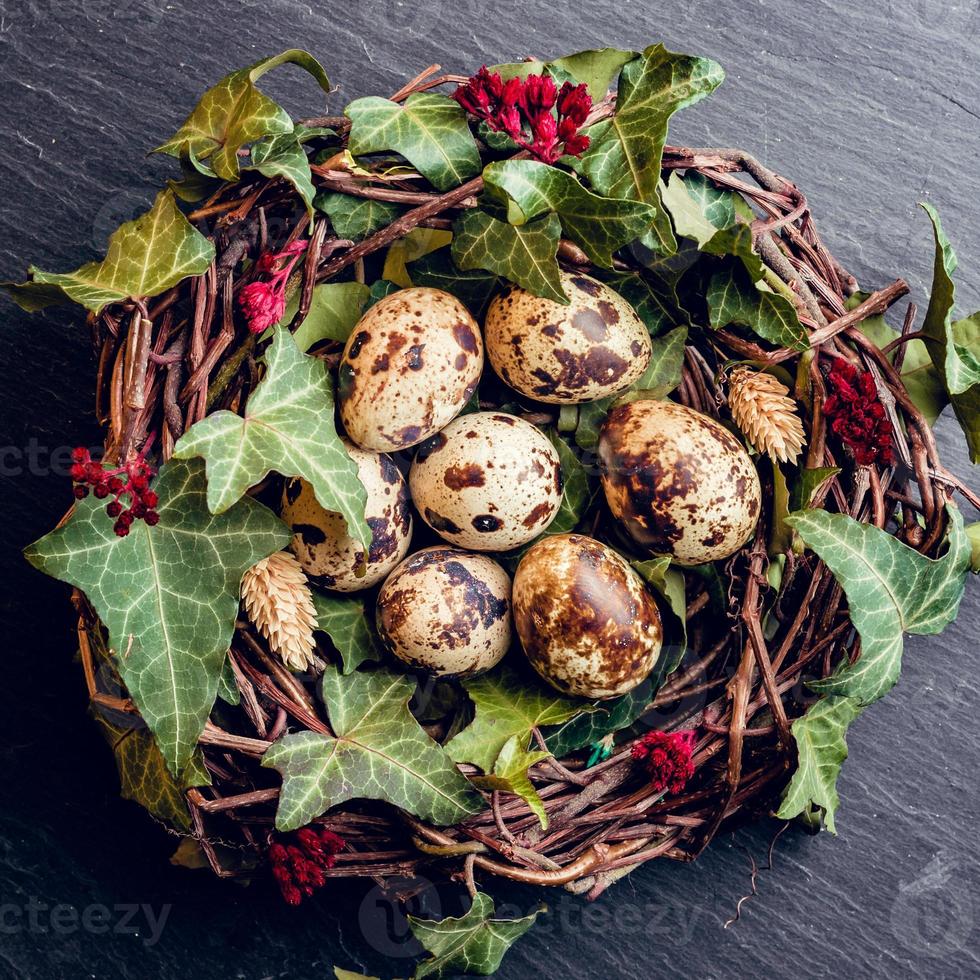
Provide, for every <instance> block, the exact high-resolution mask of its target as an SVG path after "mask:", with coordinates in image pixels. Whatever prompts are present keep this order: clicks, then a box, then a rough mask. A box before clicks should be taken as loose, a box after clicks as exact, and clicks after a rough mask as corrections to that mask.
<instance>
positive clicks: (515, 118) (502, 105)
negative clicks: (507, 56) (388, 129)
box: [453, 65, 592, 163]
mask: <svg viewBox="0 0 980 980" xmlns="http://www.w3.org/2000/svg"><path fill="white" fill-rule="evenodd" d="M453 98H454V99H455V100H456V101H457V102H458V103H459V104H460V105H461V106H462V107H463V108H464V109H465V110H466V111H467V112H469V113H470V114H472V115H474V116H476V117H478V118H479V119H483V120H485V121H486V123H487V125H488V126H489V127H490V129H492V130H494V131H495V132H498V133H506V134H507V135H508V136H509V137H510V138H511V139H512V140H513V141H514V142H515V143H516V144H517V145H518V146H521V147H523V148H524V149H525V150H528V151H529V152H530V153H532V154H533V155H534V156H536V157H537V158H538V159H539V160H541V161H543V162H544V163H555V161H557V160H558V159H559V158H560V157H562V156H563V155H564V154H566V153H567V154H568V155H570V156H573V157H577V156H581V155H582V153H584V152H585V151H586V150H587V149H588V148H589V137H588V136H585V135H583V134H582V133H580V132H579V129H580V128H581V126H582V124H583V123H584V122H585V120H586V117H587V116H588V115H589V112H590V111H591V109H592V97H591V96H590V95H589V91H588V89H587V88H586V86H584V85H572V83H571V82H565V83H564V84H563V85H562V87H561V89H560V90H559V89H558V88H557V87H556V86H555V82H554V79H553V78H552V77H551V76H550V75H528V77H527V78H526V79H524V80H521V79H520V78H511V79H508V80H507V81H506V82H505V81H503V80H502V79H501V77H500V73H499V72H492V73H491V72H490V71H489V70H488V69H487V66H486V65H484V66H483V67H482V68H481V69H480V70H479V71H478V72H477V73H476V74H475V75H474V76H473V77H472V78H471V79H470V80H469V81H468V82H467V83H466V84H465V85H460V87H459V88H458V89H456V91H455V92H454V93H453ZM552 110H554V112H552Z"/></svg>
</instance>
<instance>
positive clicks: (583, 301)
mask: <svg viewBox="0 0 980 980" xmlns="http://www.w3.org/2000/svg"><path fill="white" fill-rule="evenodd" d="M561 284H562V288H563V289H564V291H565V294H566V295H567V296H568V297H569V299H570V301H571V302H570V304H569V305H568V306H563V305H562V304H560V303H556V302H555V301H554V300H550V299H542V298H541V297H539V296H535V295H534V294H533V293H529V292H528V291H527V290H525V289H521V288H520V287H519V286H511V287H510V288H509V289H508V290H506V291H505V292H504V293H502V294H501V295H500V296H498V297H496V298H495V299H494V300H493V302H492V303H491V304H490V308H489V310H488V311H487V317H486V323H485V325H484V332H485V334H486V344H487V356H488V357H489V359H490V363H491V364H492V365H493V368H494V370H495V371H496V372H497V374H499V375H500V377H501V378H503V380H504V381H505V382H507V384H509V385H510V386H511V387H512V388H515V389H516V390H517V391H519V392H520V393H521V394H523V395H526V396H527V397H528V398H533V399H535V400H536V401H540V402H550V403H554V404H578V403H580V402H590V401H595V400H596V399H597V398H605V397H607V396H609V395H616V394H619V393H620V392H622V391H625V390H626V389H627V388H628V387H629V386H630V385H631V384H633V382H634V381H636V380H637V379H638V378H640V376H641V375H642V374H643V372H644V371H645V370H646V368H647V364H649V362H650V353H651V344H650V334H649V332H648V331H647V329H646V327H645V326H644V325H643V322H642V321H641V320H640V318H639V317H638V316H637V315H636V312H635V310H634V309H633V307H632V306H630V304H629V303H628V302H627V301H626V300H625V299H624V298H623V297H622V296H620V295H619V293H617V292H615V291H614V290H612V289H610V288H609V287H608V286H607V285H605V284H604V283H601V282H599V281H598V280H597V279H593V278H591V276H586V275H583V274H582V273H577V272H564V271H563V272H562V273H561Z"/></svg>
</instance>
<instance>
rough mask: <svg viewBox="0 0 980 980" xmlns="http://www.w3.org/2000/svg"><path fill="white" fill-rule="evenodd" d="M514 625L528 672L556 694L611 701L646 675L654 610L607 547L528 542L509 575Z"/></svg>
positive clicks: (655, 634) (567, 539)
mask: <svg viewBox="0 0 980 980" xmlns="http://www.w3.org/2000/svg"><path fill="white" fill-rule="evenodd" d="M513 602H514V626H515V628H516V630H517V635H518V636H519V637H520V639H521V644H522V645H523V647H524V652H525V653H526V654H527V657H528V660H530V661H531V664H532V665H533V666H534V669H535V670H536V671H537V672H538V673H539V674H540V675H541V676H542V677H543V678H544V679H545V680H546V681H547V682H548V683H549V684H551V685H552V686H553V687H556V688H557V689H558V690H559V691H561V692H562V693H564V694H573V695H576V696H577V697H583V698H614V697H618V696H619V695H621V694H625V693H626V692H627V691H631V690H632V689H633V688H634V687H636V686H637V685H638V684H641V683H642V682H643V681H644V680H646V678H647V677H648V676H649V674H650V671H651V670H653V668H654V665H655V664H656V662H657V657H659V655H660V647H661V644H662V642H663V629H662V626H661V622H660V611H659V610H658V609H657V604H656V602H655V601H654V599H653V597H652V596H651V595H650V593H649V592H648V591H647V589H646V587H645V586H644V584H643V582H642V580H641V579H640V577H639V576H638V575H637V574H636V572H634V571H633V569H631V568H630V567H629V565H628V564H627V563H626V561H625V560H624V559H623V558H621V557H620V556H619V555H618V554H616V552H615V551H613V550H612V549H611V548H608V547H606V545H604V544H602V543H601V542H599V541H596V540H595V539H594V538H589V537H586V536H585V535H582V534H556V535H554V536H552V537H548V538H544V539H543V540H541V541H539V542H538V543H537V544H536V545H534V546H533V547H532V548H531V549H530V550H529V551H528V552H527V554H526V555H525V556H524V557H523V558H522V559H521V563H520V565H518V566H517V573H516V574H515V575H514V595H513Z"/></svg>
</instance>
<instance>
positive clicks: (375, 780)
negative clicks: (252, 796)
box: [262, 667, 482, 830]
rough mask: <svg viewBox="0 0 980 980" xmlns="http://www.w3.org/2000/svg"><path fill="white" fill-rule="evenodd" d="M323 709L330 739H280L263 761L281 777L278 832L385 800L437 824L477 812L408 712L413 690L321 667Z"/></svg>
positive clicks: (398, 682) (465, 786)
mask: <svg viewBox="0 0 980 980" xmlns="http://www.w3.org/2000/svg"><path fill="white" fill-rule="evenodd" d="M321 692H322V694H323V701H324V704H325V705H326V708H327V714H328V716H329V718H330V726H331V729H332V730H333V733H334V736H336V737H331V736H329V735H320V734H318V733H316V732H300V733H297V734H292V735H284V736H283V737H282V738H280V739H279V741H278V742H276V743H275V744H274V745H273V746H272V747H271V748H270V749H268V750H267V751H266V753H265V755H264V756H263V757H262V765H264V766H267V767H270V768H273V769H277V770H279V772H280V773H281V774H282V777H283V783H282V794H281V795H280V797H279V809H278V810H277V811H276V827H277V828H278V829H279V830H295V829H296V828H297V827H302V826H304V825H305V824H308V823H309V822H310V821H311V820H313V819H314V818H316V817H318V816H319V815H320V814H321V813H324V812H325V811H326V810H329V809H330V808H331V807H334V806H337V805H338V804H340V803H344V802H346V801H347V800H351V799H366V800H386V801H387V802H388V803H393V804H394V805H395V806H398V807H401V808H402V809H404V810H407V811H408V812H409V813H414V814H415V815H416V816H418V817H421V818H422V819H423V820H431V821H432V822H433V823H437V824H451V823H457V822H458V821H459V820H461V819H462V818H463V817H465V816H467V815H469V814H471V813H475V812H476V811H477V810H479V809H480V808H481V807H482V799H481V797H480V795H479V794H478V793H477V792H476V791H475V790H474V789H473V788H472V787H471V786H470V784H469V782H468V781H467V779H466V777H465V776H464V775H463V774H462V773H461V772H460V771H459V769H457V768H456V766H455V765H454V764H453V762H452V760H451V759H450V758H449V756H448V755H447V753H446V751H445V750H444V749H443V748H442V747H441V746H440V745H438V744H437V743H436V742H433V741H432V739H431V738H429V736H428V735H427V734H426V733H425V731H424V730H423V729H422V728H421V727H420V726H419V724H418V722H417V721H416V720H415V718H414V717H412V714H411V712H410V711H409V710H408V702H409V699H410V698H411V697H412V695H413V694H414V693H415V682H414V681H413V680H411V679H410V678H408V677H405V676H403V675H400V674H393V673H391V672H389V671H387V670H377V671H372V672H371V673H359V672H357V671H355V672H354V673H352V674H348V675H347V676H346V677H345V676H344V675H343V674H341V673H340V671H339V670H337V669H336V668H334V667H327V669H326V670H325V671H324V673H323V679H322V681H321Z"/></svg>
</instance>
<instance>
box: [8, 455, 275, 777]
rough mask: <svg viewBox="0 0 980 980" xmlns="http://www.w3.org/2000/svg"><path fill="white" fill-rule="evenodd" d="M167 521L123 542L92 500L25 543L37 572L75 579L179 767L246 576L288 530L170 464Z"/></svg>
mask: <svg viewBox="0 0 980 980" xmlns="http://www.w3.org/2000/svg"><path fill="white" fill-rule="evenodd" d="M154 489H155V490H156V492H157V494H158V495H159V498H160V502H159V505H158V507H157V510H158V512H159V514H160V523H159V524H157V525H156V526H155V527H150V526H149V525H147V524H145V523H144V522H142V521H138V522H137V523H136V524H134V525H133V528H132V530H131V531H130V533H129V535H128V536H127V537H125V538H120V537H117V536H116V535H115V534H114V533H113V530H112V521H111V519H109V518H108V517H107V516H106V513H105V502H104V501H101V500H97V499H96V498H95V497H94V496H91V495H90V496H88V497H86V498H85V499H84V500H80V501H78V502H77V503H76V505H75V511H74V514H73V515H72V517H71V519H70V520H69V521H68V523H67V524H65V525H64V526H63V527H61V528H59V529H58V530H56V531H52V532H51V534H48V535H47V536H45V537H43V538H41V540H40V541H37V542H35V543H34V544H33V545H31V546H30V547H29V548H27V549H26V551H25V555H26V557H27V560H28V561H29V562H30V563H31V564H32V565H33V566H34V567H35V568H37V569H39V570H40V571H42V572H45V573H46V574H48V575H52V576H54V577H55V578H59V579H61V580H62V581H65V582H69V583H70V584H71V585H74V586H77V587H78V588H79V589H81V590H82V592H84V593H85V595H86V596H87V598H88V600H89V602H91V603H92V606H93V608H94V609H95V611H96V613H97V614H98V616H99V618H100V619H101V620H102V622H103V623H105V625H106V627H107V628H108V630H109V643H110V646H111V648H112V651H113V655H114V659H115V663H116V666H117V667H118V669H119V672H120V674H121V675H122V679H123V681H124V682H125V684H126V687H127V689H128V690H129V693H130V695H131V697H132V698H133V700H134V701H135V702H136V706H137V707H138V708H139V710H140V714H141V715H142V716H143V718H144V720H145V721H146V723H147V724H148V725H149V726H150V728H151V729H152V731H153V733H154V735H155V736H156V738H157V743H158V744H159V746H160V749H161V751H162V752H163V756H164V759H166V762H167V765H168V767H169V768H170V770H171V772H173V773H179V772H181V770H183V768H184V767H185V766H186V765H187V763H188V761H189V760H190V757H191V754H192V753H193V751H194V746H195V745H196V744H197V739H198V736H199V735H200V734H201V730H202V729H203V728H204V722H205V721H206V720H207V717H208V713H209V712H210V711H211V707H212V705H213V704H214V699H215V697H216V695H217V691H218V678H219V677H220V675H221V670H222V666H223V664H224V661H225V657H226V656H227V653H228V646H229V644H230V643H231V638H232V635H233V633H234V631H235V619H236V618H237V616H238V603H239V598H238V592H239V587H240V585H241V580H242V575H244V573H245V572H246V570H247V569H249V568H251V567H252V565H254V564H255V563H256V562H257V561H260V560H261V559H263V558H266V557H268V556H269V555H271V554H273V553H274V552H276V551H280V550H281V549H282V548H284V547H285V546H286V544H288V542H289V530H288V528H287V527H286V526H285V525H284V524H283V523H282V522H281V521H280V520H278V518H276V517H275V515H274V514H273V513H272V512H271V511H270V510H268V509H267V508H265V507H263V506H262V505H261V504H260V503H258V502H257V501H255V500H252V499H251V498H246V499H245V500H242V501H239V502H238V503H237V504H236V505H235V506H234V507H232V508H231V509H230V510H228V511H226V512H225V513H223V514H212V513H210V512H209V510H208V508H207V505H206V497H205V494H206V487H205V478H204V467H203V466H202V465H201V464H200V463H197V462H182V461H179V460H171V461H170V462H169V463H167V464H165V465H164V466H163V467H162V468H161V469H160V473H159V476H158V477H157V479H156V482H155V484H154Z"/></svg>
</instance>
